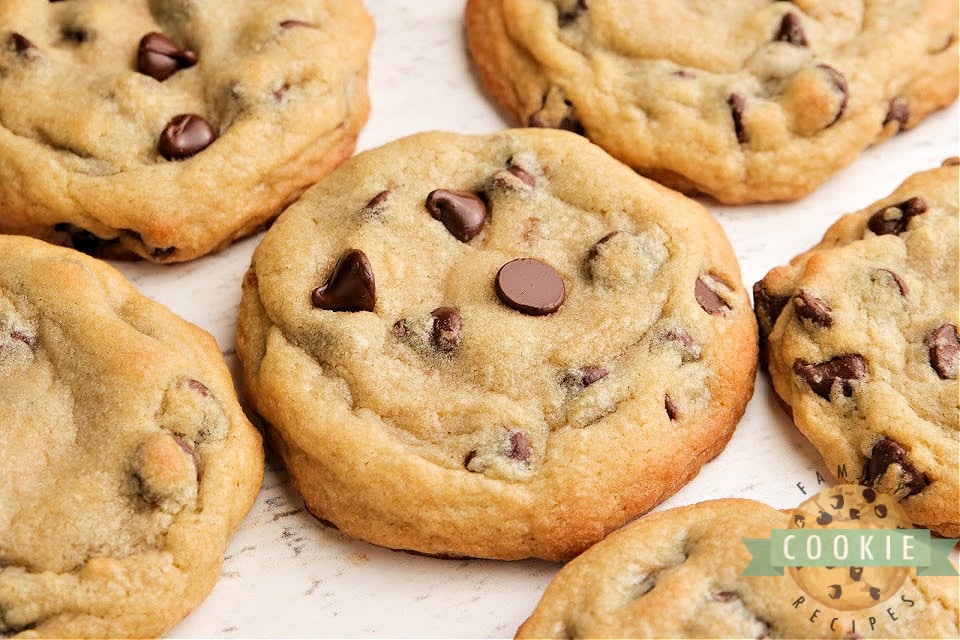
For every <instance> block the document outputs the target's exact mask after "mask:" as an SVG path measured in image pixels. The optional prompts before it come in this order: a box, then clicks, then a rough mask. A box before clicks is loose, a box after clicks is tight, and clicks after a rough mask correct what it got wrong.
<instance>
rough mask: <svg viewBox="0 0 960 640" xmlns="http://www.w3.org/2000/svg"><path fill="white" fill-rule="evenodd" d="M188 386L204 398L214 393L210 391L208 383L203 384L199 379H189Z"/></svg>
mask: <svg viewBox="0 0 960 640" xmlns="http://www.w3.org/2000/svg"><path fill="white" fill-rule="evenodd" d="M187 386H188V387H190V388H191V389H193V390H194V391H196V392H197V393H199V394H200V395H202V396H203V397H204V398H209V397H211V396H212V395H213V394H212V393H210V389H209V388H208V387H207V385H205V384H203V383H202V382H200V381H199V380H192V379H191V380H189V381H187Z"/></svg>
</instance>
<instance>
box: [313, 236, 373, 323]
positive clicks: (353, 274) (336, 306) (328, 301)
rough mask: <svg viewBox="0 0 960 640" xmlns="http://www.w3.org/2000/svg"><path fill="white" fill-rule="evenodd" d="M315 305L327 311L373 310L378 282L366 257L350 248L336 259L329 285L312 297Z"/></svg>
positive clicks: (320, 288) (314, 291)
mask: <svg viewBox="0 0 960 640" xmlns="http://www.w3.org/2000/svg"><path fill="white" fill-rule="evenodd" d="M310 297H311V299H312V301H313V306H315V307H317V308H320V309H326V310H327V311H373V307H374V305H375V304H376V283H375V281H374V278H373V267H371V266H370V261H369V260H368V259H367V256H366V254H365V253H364V252H363V251H360V250H359V249H351V250H349V251H347V252H346V253H345V254H343V256H342V257H341V258H340V259H339V260H337V264H336V265H334V267H333V271H331V272H330V277H329V278H327V282H326V283H325V284H324V285H322V286H320V287H317V288H316V289H314V290H313V293H311V295H310Z"/></svg>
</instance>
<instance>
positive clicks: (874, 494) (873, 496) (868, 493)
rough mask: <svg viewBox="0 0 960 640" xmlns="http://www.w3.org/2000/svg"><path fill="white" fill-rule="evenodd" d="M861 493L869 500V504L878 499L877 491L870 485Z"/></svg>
mask: <svg viewBox="0 0 960 640" xmlns="http://www.w3.org/2000/svg"><path fill="white" fill-rule="evenodd" d="M860 493H861V494H862V495H863V499H864V500H866V501H867V504H870V503H872V502H873V501H874V500H876V499H877V492H876V491H874V490H873V489H871V488H870V487H867V488H865V489H864V490H863V491H861V492H860Z"/></svg>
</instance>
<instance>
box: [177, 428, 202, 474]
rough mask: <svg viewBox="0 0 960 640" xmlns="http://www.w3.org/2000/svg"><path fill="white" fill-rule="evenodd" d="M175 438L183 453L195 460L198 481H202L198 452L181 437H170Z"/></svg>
mask: <svg viewBox="0 0 960 640" xmlns="http://www.w3.org/2000/svg"><path fill="white" fill-rule="evenodd" d="M170 437H171V438H173V441H174V442H176V443H177V445H178V446H179V447H180V448H181V449H183V452H184V453H186V454H187V455H189V456H190V457H191V458H192V459H193V467H194V468H195V469H196V470H197V480H199V479H200V456H199V455H197V450H196V448H195V447H194V446H193V443H191V442H188V441H187V440H184V439H183V438H181V437H180V436H170Z"/></svg>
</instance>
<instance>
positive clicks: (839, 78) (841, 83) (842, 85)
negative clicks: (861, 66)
mask: <svg viewBox="0 0 960 640" xmlns="http://www.w3.org/2000/svg"><path fill="white" fill-rule="evenodd" d="M817 68H818V69H820V70H821V71H823V72H824V73H826V74H827V77H828V78H829V79H830V82H832V83H833V86H834V88H835V89H836V90H837V91H838V92H839V93H840V94H842V95H843V98H842V99H841V100H840V106H839V107H837V115H836V116H834V118H833V120H831V121H830V123H829V124H827V125H826V126H828V127H829V126H831V125H833V124H835V123H836V122H837V120H839V119H840V116H842V115H843V112H844V111H846V109H847V100H849V99H850V91H849V90H848V89H847V79H846V78H845V77H844V75H843V74H842V73H840V72H839V71H837V70H836V69H834V68H833V67H831V66H830V65H828V64H818V65H817Z"/></svg>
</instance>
